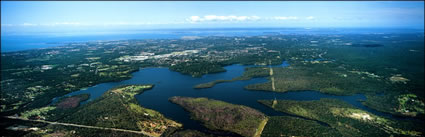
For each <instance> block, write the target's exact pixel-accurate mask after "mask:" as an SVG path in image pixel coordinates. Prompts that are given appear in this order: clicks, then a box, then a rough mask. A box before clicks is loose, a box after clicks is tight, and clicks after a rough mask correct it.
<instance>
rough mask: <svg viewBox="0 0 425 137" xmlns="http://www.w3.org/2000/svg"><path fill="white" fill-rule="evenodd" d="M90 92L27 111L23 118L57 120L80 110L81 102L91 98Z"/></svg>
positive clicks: (21, 115) (22, 114)
mask: <svg viewBox="0 0 425 137" xmlns="http://www.w3.org/2000/svg"><path fill="white" fill-rule="evenodd" d="M89 96H90V95H89V94H80V95H74V96H70V97H64V98H61V99H59V101H58V102H57V103H56V104H52V105H49V106H45V107H41V108H36V109H32V110H28V111H25V112H23V113H21V114H20V117H22V118H27V119H28V118H29V119H42V120H51V121H56V120H58V119H60V118H63V117H64V116H66V115H69V114H72V113H73V112H75V111H76V110H78V108H77V107H78V106H79V105H80V102H82V101H85V100H87V99H89Z"/></svg>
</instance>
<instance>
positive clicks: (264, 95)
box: [55, 62, 395, 134]
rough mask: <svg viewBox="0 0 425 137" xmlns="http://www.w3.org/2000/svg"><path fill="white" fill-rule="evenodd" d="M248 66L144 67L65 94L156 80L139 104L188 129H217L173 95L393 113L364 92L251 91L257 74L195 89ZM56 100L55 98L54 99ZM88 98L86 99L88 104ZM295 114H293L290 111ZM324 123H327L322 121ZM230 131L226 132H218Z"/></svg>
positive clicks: (253, 105) (265, 109) (97, 92)
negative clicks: (335, 103) (369, 102)
mask: <svg viewBox="0 0 425 137" xmlns="http://www.w3.org/2000/svg"><path fill="white" fill-rule="evenodd" d="M288 65H289V64H288V63H287V62H283V63H282V64H281V65H276V66H273V67H287V66H288ZM245 67H247V66H242V65H230V66H226V67H225V69H226V70H227V71H226V72H222V73H216V74H208V75H204V76H203V77H201V78H193V77H191V76H188V75H182V74H180V73H178V72H174V71H170V70H169V69H168V68H143V69H141V70H140V71H138V72H134V73H133V74H132V75H133V77H132V78H131V79H129V80H124V81H121V82H110V83H102V84H98V85H96V86H93V87H89V88H87V89H84V90H80V91H76V92H72V93H70V94H67V95H65V96H71V95H78V94H83V93H88V94H90V95H91V96H90V99H89V100H88V101H90V100H94V99H96V98H98V97H100V96H101V95H102V94H103V93H104V92H106V91H107V90H109V89H111V88H113V87H115V86H119V85H126V84H154V85H155V86H154V88H152V89H151V90H148V91H145V92H143V93H142V94H138V95H136V96H135V97H136V99H137V100H138V102H139V104H140V105H141V106H143V107H145V108H149V109H153V110H156V111H159V112H160V113H162V114H164V115H165V116H166V117H168V118H171V119H173V120H176V121H178V122H180V123H182V124H183V125H184V127H185V128H186V129H195V130H200V131H204V132H209V133H211V132H214V131H210V130H207V129H206V128H205V127H203V126H201V123H200V122H198V121H195V120H192V119H190V114H189V112H187V111H185V110H184V109H183V108H182V107H180V106H179V105H176V104H173V103H171V102H170V101H169V100H168V99H169V98H170V97H173V96H186V97H206V98H210V99H216V100H221V101H225V102H229V103H233V104H240V105H245V106H249V107H251V108H254V109H257V110H259V111H261V112H263V113H265V114H266V115H268V116H277V115H287V116H288V114H285V113H282V112H277V111H275V110H273V109H271V108H269V107H267V106H264V105H262V104H260V103H258V102H257V100H264V99H267V100H271V99H274V98H276V99H285V100H303V101H307V100H319V99H321V98H334V99H339V100H342V101H345V102H347V103H349V104H351V105H353V106H355V107H358V108H360V109H362V110H365V111H368V112H371V113H373V114H376V115H379V116H385V117H391V118H395V117H393V116H391V115H390V114H386V113H380V112H377V111H375V110H372V109H369V108H367V107H365V106H363V105H362V104H361V102H359V100H365V99H366V97H365V96H364V95H361V94H356V95H353V96H335V95H329V94H322V93H319V92H316V91H297V92H285V93H276V92H265V91H249V90H245V89H244V88H243V87H244V86H246V85H249V84H255V83H262V82H266V81H267V79H265V78H255V79H251V80H246V81H235V82H230V83H220V84H217V85H216V86H214V87H213V88H207V89H194V88H193V86H195V85H197V84H200V83H205V82H210V81H213V80H218V79H232V78H234V77H237V76H240V75H242V73H243V72H244V68H245ZM55 101H56V99H55ZM85 103H87V102H83V104H85ZM289 116H293V115H289ZM320 124H325V123H320ZM219 134H227V133H221V132H220V133H219Z"/></svg>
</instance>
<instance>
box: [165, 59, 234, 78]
mask: <svg viewBox="0 0 425 137" xmlns="http://www.w3.org/2000/svg"><path fill="white" fill-rule="evenodd" d="M170 70H173V71H177V72H180V73H183V74H188V75H191V76H192V77H201V76H202V75H204V74H211V73H218V72H224V71H226V70H225V69H224V68H223V67H222V66H221V65H219V64H217V63H211V62H185V63H180V64H176V65H174V66H170Z"/></svg>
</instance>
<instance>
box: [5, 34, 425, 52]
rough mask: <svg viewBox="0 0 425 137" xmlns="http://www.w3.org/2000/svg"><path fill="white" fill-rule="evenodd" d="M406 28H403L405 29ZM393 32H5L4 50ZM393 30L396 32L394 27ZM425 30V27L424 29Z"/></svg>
mask: <svg viewBox="0 0 425 137" xmlns="http://www.w3.org/2000/svg"><path fill="white" fill-rule="evenodd" d="M404 31H405V30H403V32H404ZM359 32H361V33H371V32H389V31H388V30H382V29H379V30H376V29H373V30H371V29H310V28H245V29H244V28H236V29H232V28H224V29H168V30H166V29H164V30H151V31H125V32H124V31H122V32H112V33H96V34H73V35H70V34H65V33H64V34H61V33H56V34H43V33H40V34H31V35H2V36H1V52H13V51H22V50H30V49H38V48H48V47H55V46H61V45H64V44H66V43H69V42H89V41H107V40H127V39H175V38H181V37H183V36H255V35H274V34H300V33H303V34H321V33H327V34H339V33H359ZM391 32H394V30H392V31H391ZM422 32H423V30H422Z"/></svg>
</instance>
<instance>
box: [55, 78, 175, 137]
mask: <svg viewBox="0 0 425 137" xmlns="http://www.w3.org/2000/svg"><path fill="white" fill-rule="evenodd" d="M152 87H153V85H126V86H119V87H116V88H113V89H111V90H109V91H107V92H105V93H104V94H103V95H102V96H101V97H100V98H99V99H96V100H94V101H91V102H89V103H88V104H86V105H84V106H83V107H82V108H81V109H79V110H78V111H77V112H75V113H73V114H71V115H69V116H68V117H65V118H64V119H63V120H60V121H61V122H66V123H75V124H81V125H90V126H98V127H109V128H120V129H129V130H135V131H144V132H148V133H150V134H152V135H154V136H159V135H161V134H162V133H163V132H165V131H166V130H167V128H169V127H181V124H179V123H176V122H174V121H172V120H169V119H167V118H165V117H164V116H163V115H162V114H160V113H158V112H156V111H154V110H150V109H147V108H143V107H141V106H140V105H139V104H138V103H137V101H136V99H135V98H134V95H136V94H140V93H141V92H143V91H145V90H147V89H150V88H152Z"/></svg>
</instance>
